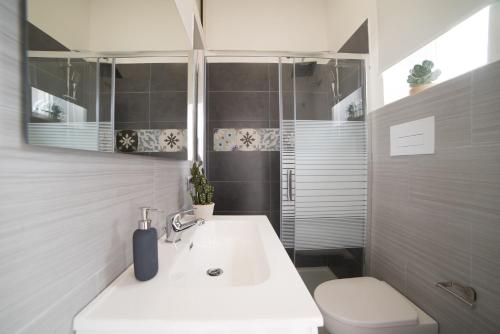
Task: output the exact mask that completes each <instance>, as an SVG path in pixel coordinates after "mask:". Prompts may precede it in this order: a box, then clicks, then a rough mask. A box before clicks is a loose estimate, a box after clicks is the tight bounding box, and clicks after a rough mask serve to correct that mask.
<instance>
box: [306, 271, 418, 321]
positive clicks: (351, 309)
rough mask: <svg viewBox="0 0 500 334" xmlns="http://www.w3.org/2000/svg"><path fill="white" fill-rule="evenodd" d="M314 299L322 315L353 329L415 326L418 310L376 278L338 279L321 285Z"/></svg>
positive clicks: (315, 292)
mask: <svg viewBox="0 0 500 334" xmlns="http://www.w3.org/2000/svg"><path fill="white" fill-rule="evenodd" d="M314 299H315V300H316V303H317V304H318V306H319V308H320V309H321V310H322V312H323V313H324V314H325V315H327V316H329V317H331V318H332V319H335V320H337V321H339V322H342V323H344V324H346V325H350V326H354V327H370V328H380V327H396V326H415V325H417V324H418V314H417V311H416V310H415V308H414V307H413V306H412V305H411V304H410V303H408V301H407V300H406V299H405V298H404V297H403V296H401V295H400V294H399V293H398V292H397V291H396V290H394V289H393V288H392V287H391V286H389V285H388V284H387V283H385V282H383V281H379V280H377V279H375V278H373V277H358V278H349V279H338V280H333V281H328V282H325V283H323V284H321V285H319V286H318V287H317V288H316V290H315V291H314Z"/></svg>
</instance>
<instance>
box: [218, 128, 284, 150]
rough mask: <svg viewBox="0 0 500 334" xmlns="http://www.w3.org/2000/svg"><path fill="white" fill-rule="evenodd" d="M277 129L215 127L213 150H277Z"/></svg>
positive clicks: (278, 146) (278, 145)
mask: <svg viewBox="0 0 500 334" xmlns="http://www.w3.org/2000/svg"><path fill="white" fill-rule="evenodd" d="M279 133H280V132H279V129H275V128H259V129H232V128H231V129H215V130H214V151H226V152H227V151H279V150H280V134H279Z"/></svg>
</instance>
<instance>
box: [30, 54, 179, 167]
mask: <svg viewBox="0 0 500 334" xmlns="http://www.w3.org/2000/svg"><path fill="white" fill-rule="evenodd" d="M171 53H172V55H170V54H169V53H167V52H166V53H165V54H163V55H160V54H158V55H155V54H152V55H150V56H146V55H142V54H137V55H133V54H130V55H127V56H119V55H118V56H106V57H90V56H89V57H82V56H81V54H82V53H80V52H73V51H67V52H65V51H60V52H59V51H58V52H45V51H30V53H29V56H28V75H29V86H28V87H26V89H27V96H30V97H31V99H30V100H29V101H27V102H28V103H27V104H28V106H27V110H26V117H25V118H26V136H27V141H28V143H30V144H33V145H39V146H52V147H63V148H72V149H80V150H91V151H101V152H120V153H133V154H139V155H151V156H159V157H166V158H171V159H179V160H186V159H187V96H188V92H187V90H188V79H187V78H188V56H187V54H186V52H171ZM89 54H90V53H89ZM160 139H163V141H161V144H160Z"/></svg>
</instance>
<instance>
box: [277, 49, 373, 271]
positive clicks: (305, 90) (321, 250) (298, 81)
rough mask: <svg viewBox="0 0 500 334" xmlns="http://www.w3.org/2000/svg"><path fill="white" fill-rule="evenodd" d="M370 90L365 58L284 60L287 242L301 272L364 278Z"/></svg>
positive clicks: (283, 224)
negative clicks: (325, 269) (324, 269)
mask: <svg viewBox="0 0 500 334" xmlns="http://www.w3.org/2000/svg"><path fill="white" fill-rule="evenodd" d="M365 87H366V85H365V64H364V61H363V60H362V59H338V58H336V59H331V58H281V61H280V92H281V94H280V130H281V131H280V133H281V143H282V144H281V151H280V155H281V240H282V242H283V245H284V246H285V248H286V249H287V250H288V252H289V254H290V255H291V257H292V258H293V259H294V261H295V264H296V265H297V266H298V267H311V266H313V267H314V266H324V267H329V268H330V269H331V270H332V271H333V272H334V274H335V275H336V276H338V277H347V276H357V275H361V273H362V269H363V260H362V258H363V257H362V251H363V247H364V240H365V226H366V220H367V181H368V180H367V177H368V173H367V135H366V131H367V129H366V123H365V110H366V107H365V106H366V103H365V95H366V94H365V93H366V92H365Z"/></svg>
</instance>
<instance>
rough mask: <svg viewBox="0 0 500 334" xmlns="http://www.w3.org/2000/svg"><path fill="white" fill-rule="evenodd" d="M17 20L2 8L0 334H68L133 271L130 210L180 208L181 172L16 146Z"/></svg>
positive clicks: (7, 6) (179, 166)
mask: <svg viewBox="0 0 500 334" xmlns="http://www.w3.org/2000/svg"><path fill="white" fill-rule="evenodd" d="M19 19H20V11H19V1H17V0H7V1H2V2H0V27H1V29H0V31H1V33H0V190H1V191H0V333H9V334H10V333H19V334H27V333H36V334H46V333H47V334H48V333H50V334H53V333H56V334H58V333H61V334H70V333H72V330H71V325H72V319H73V316H74V315H75V314H76V313H77V312H78V311H79V310H81V309H82V308H83V307H84V306H85V305H86V304H87V303H88V302H89V301H91V300H92V299H93V298H94V297H95V296H96V295H97V294H98V293H99V292H100V291H101V290H102V289H104V288H105V287H106V286H107V285H108V284H109V283H110V282H111V281H112V280H113V279H114V278H115V277H117V276H118V275H119V274H120V273H121V272H122V271H123V270H124V269H125V268H126V267H127V266H129V265H130V264H131V262H132V243H131V239H132V233H133V231H134V229H135V228H136V226H137V220H138V219H139V213H140V212H139V210H138V207H140V206H144V205H152V206H155V207H158V208H161V209H163V210H165V211H167V212H172V211H173V210H176V209H178V208H181V207H183V206H184V205H186V204H187V203H186V201H187V199H186V196H185V189H184V184H185V177H186V175H185V174H186V171H187V169H188V166H187V164H186V163H185V162H176V161H166V160H157V159H153V158H146V157H137V156H128V155H113V154H109V153H99V152H83V151H73V150H62V149H49V148H43V147H34V146H29V145H26V144H24V143H23V137H22V128H23V127H22V122H21V115H22V105H21V94H20V91H21V87H22V85H21V75H20V74H21V73H20V68H21V47H20V31H19V28H18V27H19V26H20V24H19ZM155 225H156V227H158V226H159V220H158V219H156V220H155Z"/></svg>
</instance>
